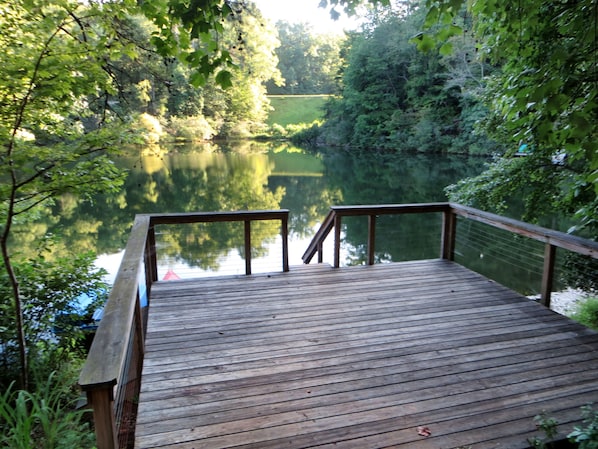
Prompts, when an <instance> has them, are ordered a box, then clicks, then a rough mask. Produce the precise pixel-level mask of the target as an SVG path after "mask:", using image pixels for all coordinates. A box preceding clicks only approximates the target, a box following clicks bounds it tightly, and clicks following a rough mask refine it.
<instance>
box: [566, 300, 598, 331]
mask: <svg viewBox="0 0 598 449" xmlns="http://www.w3.org/2000/svg"><path fill="white" fill-rule="evenodd" d="M571 318H573V319H574V320H575V321H578V322H579V323H581V324H583V325H584V326H587V327H589V328H591V329H595V330H598V298H596V297H592V298H588V299H586V300H584V301H582V302H580V303H579V304H577V306H576V309H575V312H574V313H573V314H572V315H571Z"/></svg>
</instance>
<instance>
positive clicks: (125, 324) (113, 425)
mask: <svg viewBox="0 0 598 449" xmlns="http://www.w3.org/2000/svg"><path fill="white" fill-rule="evenodd" d="M288 215H289V211H288V210H275V211H271V210H266V211H239V212H198V213H176V214H147V215H137V216H136V217H135V221H134V223H133V227H132V229H131V234H130V237H129V241H128V242H127V246H126V248H125V252H124V255H123V260H122V262H121V265H120V267H119V270H118V273H117V275H116V279H115V281H114V285H113V286H112V289H111V291H110V296H109V298H108V302H107V303H106V306H105V307H104V314H103V316H102V320H101V321H100V325H99V327H98V330H97V332H96V335H95V337H94V340H93V344H92V346H91V348H90V350H89V354H88V357H87V360H86V362H85V365H84V366H83V369H82V371H81V374H80V376H79V385H80V386H81V388H82V389H83V390H84V391H85V392H86V393H87V398H88V402H89V404H90V406H91V407H92V409H93V416H94V426H95V432H96V439H97V447H98V449H117V448H119V447H122V445H123V442H122V441H119V429H120V422H121V418H122V414H123V408H124V403H125V400H126V399H127V398H126V395H127V394H130V391H131V388H130V386H131V385H134V388H135V389H138V387H139V381H140V378H141V366H142V362H143V351H144V338H145V336H144V317H143V311H142V309H141V303H140V293H139V292H140V286H141V285H142V283H144V284H145V285H144V286H145V288H144V289H142V290H145V292H146V294H147V298H148V301H149V298H150V293H151V285H152V282H155V281H157V280H158V274H157V273H158V268H157V255H156V240H155V231H154V229H155V226H156V225H168V224H189V223H210V222H233V221H242V222H244V223H245V228H244V240H245V272H246V274H250V273H251V222H252V221H258V220H280V222H281V234H282V270H283V271H288V270H289V259H288ZM127 387H129V388H127Z"/></svg>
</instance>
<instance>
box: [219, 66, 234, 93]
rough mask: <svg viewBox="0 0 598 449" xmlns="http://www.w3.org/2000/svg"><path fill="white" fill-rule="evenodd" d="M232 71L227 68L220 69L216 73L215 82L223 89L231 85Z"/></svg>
mask: <svg viewBox="0 0 598 449" xmlns="http://www.w3.org/2000/svg"><path fill="white" fill-rule="evenodd" d="M232 77H233V75H232V73H231V72H229V71H228V70H221V71H220V72H218V73H217V74H216V83H218V84H219V85H220V86H221V87H222V88H223V89H228V88H229V87H232V85H233V82H232Z"/></svg>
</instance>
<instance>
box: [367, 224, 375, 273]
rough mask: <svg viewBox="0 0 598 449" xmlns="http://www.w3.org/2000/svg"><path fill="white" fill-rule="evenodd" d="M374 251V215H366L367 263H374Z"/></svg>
mask: <svg viewBox="0 0 598 449" xmlns="http://www.w3.org/2000/svg"><path fill="white" fill-rule="evenodd" d="M375 251H376V215H375V214H371V215H368V265H374V254H375Z"/></svg>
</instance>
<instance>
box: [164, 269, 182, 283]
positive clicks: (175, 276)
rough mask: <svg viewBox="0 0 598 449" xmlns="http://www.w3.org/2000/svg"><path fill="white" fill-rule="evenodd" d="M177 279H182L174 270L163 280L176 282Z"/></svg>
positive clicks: (167, 273) (168, 272) (169, 271)
mask: <svg viewBox="0 0 598 449" xmlns="http://www.w3.org/2000/svg"><path fill="white" fill-rule="evenodd" d="M177 279H180V277H179V275H178V274H176V273H175V272H174V271H172V270H168V271H167V272H166V274H165V275H164V277H163V278H162V280H163V281H176V280H177Z"/></svg>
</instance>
